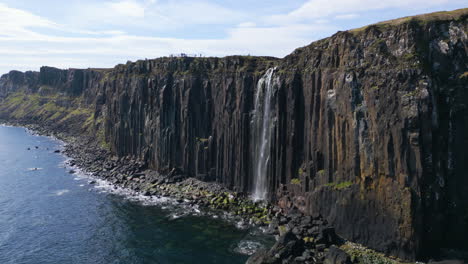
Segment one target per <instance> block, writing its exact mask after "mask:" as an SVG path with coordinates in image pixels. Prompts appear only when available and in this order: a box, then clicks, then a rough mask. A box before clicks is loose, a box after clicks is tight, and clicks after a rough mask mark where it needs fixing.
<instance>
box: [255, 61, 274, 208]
mask: <svg viewBox="0 0 468 264" xmlns="http://www.w3.org/2000/svg"><path fill="white" fill-rule="evenodd" d="M275 70H276V68H270V69H268V71H267V72H266V73H265V75H263V77H262V78H261V79H260V80H259V81H258V85H257V92H256V94H255V109H254V112H253V118H252V123H251V125H252V130H251V131H252V134H251V135H252V143H253V144H252V147H253V151H252V153H253V170H254V171H253V175H254V191H253V199H254V200H255V201H258V200H265V199H266V198H267V194H268V186H267V170H268V162H269V161H270V146H271V137H272V134H273V128H274V120H273V118H272V99H273V93H274V90H273V88H274V87H273V86H274V80H273V77H274V73H275Z"/></svg>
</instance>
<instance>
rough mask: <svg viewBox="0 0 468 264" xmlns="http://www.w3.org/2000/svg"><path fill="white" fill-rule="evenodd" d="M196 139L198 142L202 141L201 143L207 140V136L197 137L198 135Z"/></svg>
mask: <svg viewBox="0 0 468 264" xmlns="http://www.w3.org/2000/svg"><path fill="white" fill-rule="evenodd" d="M196 139H197V141H199V142H202V143H204V142H207V141H208V139H207V138H199V137H197V138H196Z"/></svg>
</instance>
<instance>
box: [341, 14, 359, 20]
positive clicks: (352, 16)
mask: <svg viewBox="0 0 468 264" xmlns="http://www.w3.org/2000/svg"><path fill="white" fill-rule="evenodd" d="M357 17H359V15H358V14H342V15H336V16H335V19H353V18H357Z"/></svg>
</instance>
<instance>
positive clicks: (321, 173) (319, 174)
mask: <svg viewBox="0 0 468 264" xmlns="http://www.w3.org/2000/svg"><path fill="white" fill-rule="evenodd" d="M325 174H327V171H326V170H319V171H317V176H325Z"/></svg>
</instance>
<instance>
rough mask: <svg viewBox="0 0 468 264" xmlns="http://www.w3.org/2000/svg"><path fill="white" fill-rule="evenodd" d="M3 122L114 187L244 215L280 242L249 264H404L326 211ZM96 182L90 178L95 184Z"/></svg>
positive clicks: (78, 139) (241, 217) (33, 126)
mask: <svg viewBox="0 0 468 264" xmlns="http://www.w3.org/2000/svg"><path fill="white" fill-rule="evenodd" d="M3 123H4V124H7V125H12V126H22V127H26V128H27V129H29V130H31V131H33V132H34V133H37V134H39V135H43V136H53V137H55V138H57V139H59V140H61V141H63V142H65V145H64V149H63V150H55V152H57V153H58V152H61V153H63V154H65V155H66V156H68V157H69V158H70V160H69V161H68V165H70V166H76V167H78V168H80V169H81V170H82V171H83V172H85V173H87V174H89V175H92V176H93V177H95V178H97V179H102V180H106V181H107V182H109V183H111V184H113V185H114V186H115V188H117V187H121V188H125V189H128V190H131V191H133V192H136V193H139V194H142V195H144V196H156V197H170V198H173V199H176V201H177V202H178V203H185V204H188V205H193V206H195V205H198V206H200V207H201V208H205V209H208V210H217V211H222V212H226V213H227V214H228V215H229V216H230V217H231V218H237V219H239V220H240V221H239V223H240V226H257V227H260V228H261V229H262V230H263V232H264V233H265V234H267V235H271V236H274V237H275V239H276V243H275V244H274V245H273V246H272V247H271V248H270V249H269V250H265V249H259V250H258V251H257V252H256V253H254V254H253V255H252V256H251V257H250V258H249V259H248V261H247V263H249V264H260V263H326V264H351V263H363V264H364V263H377V264H378V263H383V264H387V263H388V264H398V263H401V262H399V261H397V260H393V259H390V258H387V257H385V256H384V255H383V254H380V253H377V252H375V251H373V250H370V249H367V248H364V247H362V246H361V245H358V244H354V243H351V242H347V241H345V240H344V239H342V238H341V237H339V236H338V235H337V234H336V233H335V229H334V228H333V226H331V225H329V223H328V222H327V221H326V220H325V219H323V217H322V216H321V215H312V216H309V215H304V214H303V213H301V212H300V211H299V210H298V209H293V210H288V211H287V212H286V211H284V210H283V209H281V208H280V207H278V206H275V205H272V204H269V203H265V202H254V201H252V199H251V198H250V197H249V196H247V195H246V194H243V193H237V192H234V191H231V190H228V189H227V188H225V187H223V186H221V185H219V184H216V183H214V182H211V183H210V182H203V181H200V180H198V179H195V178H189V177H187V175H185V174H184V173H183V171H182V170H181V169H178V168H172V169H170V170H168V171H166V172H163V173H158V172H156V171H153V170H150V169H148V168H147V166H146V165H145V164H144V163H143V162H141V161H138V160H134V159H130V158H128V157H120V158H119V157H116V156H114V155H113V154H112V153H111V152H110V151H108V150H105V149H104V148H103V147H102V146H100V145H99V144H98V143H97V142H96V140H95V139H93V138H90V137H84V136H74V135H68V134H67V133H64V132H60V131H54V130H53V129H49V128H47V127H46V126H40V125H36V124H28V123H23V122H3ZM0 124H2V122H0ZM70 173H74V171H70ZM94 183H95V181H90V184H94Z"/></svg>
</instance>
